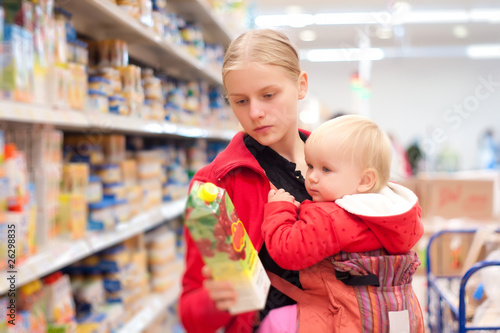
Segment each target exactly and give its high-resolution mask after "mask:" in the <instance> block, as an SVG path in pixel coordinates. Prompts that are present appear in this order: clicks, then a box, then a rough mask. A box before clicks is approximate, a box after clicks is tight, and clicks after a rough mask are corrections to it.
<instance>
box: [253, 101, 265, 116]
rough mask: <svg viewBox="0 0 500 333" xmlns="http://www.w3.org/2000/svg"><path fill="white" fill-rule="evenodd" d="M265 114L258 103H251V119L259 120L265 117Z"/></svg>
mask: <svg viewBox="0 0 500 333" xmlns="http://www.w3.org/2000/svg"><path fill="white" fill-rule="evenodd" d="M264 115H265V112H264V108H263V107H262V105H261V104H260V103H259V102H258V101H251V102H250V118H252V119H259V118H262V117H264Z"/></svg>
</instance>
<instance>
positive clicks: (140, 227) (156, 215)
mask: <svg viewBox="0 0 500 333" xmlns="http://www.w3.org/2000/svg"><path fill="white" fill-rule="evenodd" d="M185 204H186V199H179V200H175V201H172V202H167V203H164V204H163V205H162V207H159V208H156V209H153V210H151V211H147V212H143V213H141V214H139V215H138V216H136V217H135V218H133V219H132V220H130V221H128V222H126V223H122V224H120V225H119V226H118V227H117V228H116V229H115V230H110V231H106V232H95V233H92V234H90V235H88V236H87V237H85V238H83V239H78V240H59V241H54V242H53V243H52V244H51V245H50V247H48V248H46V249H44V250H42V251H40V252H39V253H37V254H35V255H34V256H31V257H29V258H28V259H26V261H25V262H23V263H22V264H20V265H17V267H16V268H15V269H12V270H9V271H4V272H1V276H8V274H9V275H10V274H15V275H16V287H21V286H22V285H24V284H26V283H29V282H31V281H34V280H35V279H38V278H40V277H43V276H45V275H48V274H50V273H52V272H54V271H56V270H58V269H60V268H63V267H65V266H68V265H70V264H72V263H74V262H76V261H78V260H80V259H83V258H85V257H87V256H89V255H92V254H94V253H97V252H99V251H101V250H103V249H105V248H107V247H110V246H113V245H115V244H118V243H119V242H121V241H123V240H125V239H128V238H131V237H132V236H135V235H137V234H139V233H141V232H145V231H146V230H149V229H151V228H154V227H155V226H158V225H160V224H161V223H163V222H164V221H168V220H171V219H173V218H176V217H178V216H180V215H181V214H182V212H183V211H184V207H185ZM9 272H11V273H9ZM9 287H10V286H9V284H8V281H7V280H6V279H2V280H0V294H4V293H6V292H7V291H8V290H9Z"/></svg>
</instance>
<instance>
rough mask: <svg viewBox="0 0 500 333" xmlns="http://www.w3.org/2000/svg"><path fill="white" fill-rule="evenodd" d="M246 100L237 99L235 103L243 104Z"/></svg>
mask: <svg viewBox="0 0 500 333" xmlns="http://www.w3.org/2000/svg"><path fill="white" fill-rule="evenodd" d="M246 101H247V100H246V99H239V100H237V101H235V104H245V102H246Z"/></svg>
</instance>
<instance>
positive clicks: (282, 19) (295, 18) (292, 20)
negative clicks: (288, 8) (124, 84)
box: [255, 14, 314, 28]
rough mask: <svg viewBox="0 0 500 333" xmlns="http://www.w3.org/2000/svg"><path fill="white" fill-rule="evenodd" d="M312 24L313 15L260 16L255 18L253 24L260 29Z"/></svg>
mask: <svg viewBox="0 0 500 333" xmlns="http://www.w3.org/2000/svg"><path fill="white" fill-rule="evenodd" d="M313 23H314V18H313V15H310V14H295V15H260V16H257V17H256V18H255V24H256V25H257V26H258V27H261V28H271V27H283V26H289V27H305V26H307V25H311V24H313Z"/></svg>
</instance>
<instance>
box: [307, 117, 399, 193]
mask: <svg viewBox="0 0 500 333" xmlns="http://www.w3.org/2000/svg"><path fill="white" fill-rule="evenodd" d="M332 139H335V140H332ZM310 145H315V146H319V147H320V149H321V150H322V151H324V152H325V153H326V154H327V153H328V149H329V148H330V147H332V145H335V146H336V148H337V149H339V151H340V152H341V153H344V154H348V155H350V157H351V161H352V163H354V164H356V165H358V166H359V167H360V168H361V170H366V169H369V168H371V169H373V170H374V171H375V177H376V181H375V185H374V186H373V188H372V189H371V190H370V192H378V191H380V190H381V189H382V188H383V187H384V186H385V185H387V182H388V181H389V176H390V171H391V158H392V146H391V142H390V140H389V137H388V136H387V134H386V133H385V132H384V131H383V130H381V129H380V127H379V126H378V125H377V124H376V123H375V122H373V121H372V120H370V119H368V118H366V117H363V116H359V115H345V116H340V117H337V118H334V119H331V120H328V121H326V122H325V123H323V124H321V125H320V126H319V127H318V128H316V129H315V130H314V131H313V132H312V133H311V135H310V136H309V138H308V139H307V141H306V147H307V146H310ZM306 149H307V148H306Z"/></svg>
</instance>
